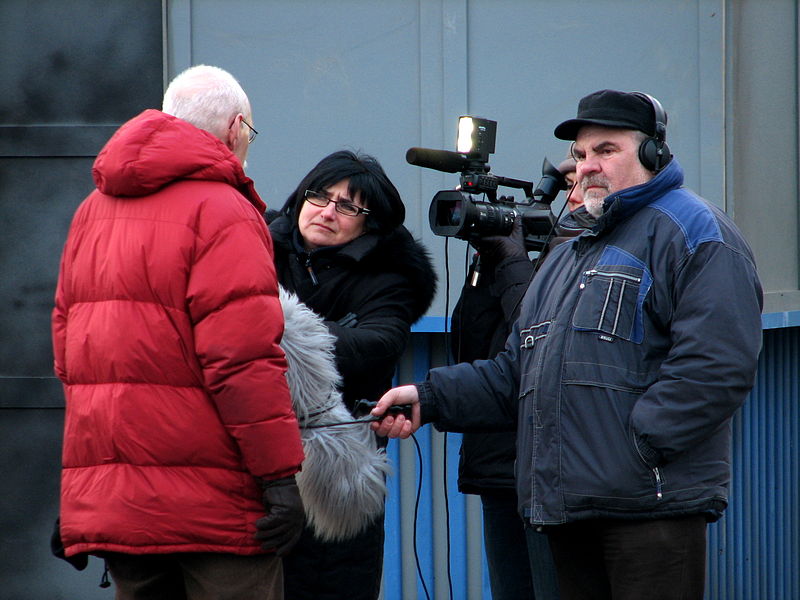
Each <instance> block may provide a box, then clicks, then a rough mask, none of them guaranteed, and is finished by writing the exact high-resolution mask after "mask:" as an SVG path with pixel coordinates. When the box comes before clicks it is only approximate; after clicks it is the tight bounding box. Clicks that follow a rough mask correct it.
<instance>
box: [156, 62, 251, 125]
mask: <svg viewBox="0 0 800 600" xmlns="http://www.w3.org/2000/svg"><path fill="white" fill-rule="evenodd" d="M162 111H163V112H165V113H167V114H170V115H173V116H175V117H178V118H179V119H183V120H184V121H188V122H189V123H191V124H192V125H194V126H195V127H197V128H199V129H204V130H205V131H208V132H209V133H211V134H213V135H215V136H217V137H218V138H220V139H222V138H223V137H224V135H225V131H226V130H227V129H228V127H229V126H230V122H231V120H232V119H233V117H234V116H235V115H236V114H237V113H242V114H243V115H244V116H245V118H246V119H248V120H249V119H250V118H251V113H250V101H249V100H248V99H247V94H245V93H244V90H243V89H242V86H241V85H239V82H238V81H236V79H235V78H234V77H233V75H231V74H230V73H228V72H227V71H225V70H224V69H220V68H219V67H212V66H209V65H196V66H194V67H190V68H188V69H186V70H185V71H183V72H182V73H180V74H179V75H178V76H177V77H175V79H173V80H172V81H171V82H170V84H169V86H168V87H167V91H166V92H165V93H164V101H163V103H162Z"/></svg>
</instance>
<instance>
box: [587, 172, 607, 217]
mask: <svg viewBox="0 0 800 600" xmlns="http://www.w3.org/2000/svg"><path fill="white" fill-rule="evenodd" d="M590 186H600V187H599V188H593V189H591V190H589V191H587V190H586V188H587V187H590ZM600 188H602V189H604V190H605V192H603V191H602V189H600ZM581 189H582V190H583V204H584V205H585V206H586V211H587V212H588V213H589V214H590V215H592V216H593V217H594V218H595V219H599V218H600V215H602V214H603V201H604V200H605V199H606V196H607V195H608V191H609V183H608V180H607V179H606V178H605V177H603V176H602V175H590V176H589V177H586V178H585V179H583V180H582V181H581Z"/></svg>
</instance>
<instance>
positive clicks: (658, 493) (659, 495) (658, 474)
mask: <svg viewBox="0 0 800 600" xmlns="http://www.w3.org/2000/svg"><path fill="white" fill-rule="evenodd" d="M653 473H654V474H655V476H656V498H657V499H658V500H661V499H663V498H664V494H663V493H662V489H661V472H660V471H659V470H658V467H655V468H653Z"/></svg>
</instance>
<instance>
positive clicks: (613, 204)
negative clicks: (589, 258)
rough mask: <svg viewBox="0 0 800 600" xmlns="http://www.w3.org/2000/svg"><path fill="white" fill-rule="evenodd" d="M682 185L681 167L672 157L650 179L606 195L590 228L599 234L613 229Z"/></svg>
mask: <svg viewBox="0 0 800 600" xmlns="http://www.w3.org/2000/svg"><path fill="white" fill-rule="evenodd" d="M682 185H683V169H682V168H681V166H680V164H679V163H678V161H677V160H676V159H674V158H673V159H672V160H671V161H670V163H669V164H668V165H667V166H666V167H665V168H664V170H663V171H661V172H660V173H658V174H657V175H656V176H655V177H653V179H651V180H650V181H648V182H646V183H642V184H640V185H635V186H633V187H629V188H625V189H624V190H620V191H619V192H617V193H615V194H611V195H610V196H608V197H607V198H606V199H605V201H604V202H603V214H602V215H601V216H600V218H599V219H598V220H597V225H595V226H594V227H593V228H592V232H593V233H595V234H600V233H602V232H604V231H608V230H611V229H613V228H614V227H616V226H617V224H618V223H621V222H622V221H624V220H625V219H627V218H629V217H630V216H631V215H633V214H635V213H637V212H638V211H639V210H641V209H642V208H644V207H645V206H647V205H649V204H651V203H653V202H655V201H656V200H658V199H659V198H661V197H662V196H663V195H664V194H666V193H667V192H669V191H672V190H674V189H677V188H679V187H681V186H682Z"/></svg>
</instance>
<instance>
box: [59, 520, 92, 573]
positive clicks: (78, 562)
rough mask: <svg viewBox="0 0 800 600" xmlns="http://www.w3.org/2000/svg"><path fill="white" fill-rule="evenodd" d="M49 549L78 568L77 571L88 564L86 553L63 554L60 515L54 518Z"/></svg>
mask: <svg viewBox="0 0 800 600" xmlns="http://www.w3.org/2000/svg"><path fill="white" fill-rule="evenodd" d="M50 551H51V552H52V553H53V556H55V557H56V558H60V559H61V560H65V561H67V562H68V563H69V564H71V565H72V566H73V567H75V568H76V569H78V571H83V570H84V569H85V568H86V565H88V564H89V555H88V554H76V555H74V556H67V555H66V554H64V543H63V542H62V541H61V518H60V517H59V518H58V519H56V523H55V526H54V527H53V533H52V535H51V536H50Z"/></svg>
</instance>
